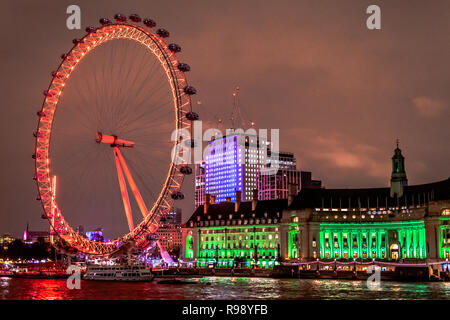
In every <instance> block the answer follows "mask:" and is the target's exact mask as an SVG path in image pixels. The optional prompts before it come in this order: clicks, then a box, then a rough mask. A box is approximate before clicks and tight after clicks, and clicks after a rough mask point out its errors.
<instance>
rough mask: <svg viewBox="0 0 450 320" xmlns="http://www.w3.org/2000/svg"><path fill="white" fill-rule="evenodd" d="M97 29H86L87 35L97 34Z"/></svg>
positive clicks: (90, 27)
mask: <svg viewBox="0 0 450 320" xmlns="http://www.w3.org/2000/svg"><path fill="white" fill-rule="evenodd" d="M96 31H97V29H96V28H95V27H92V26H89V27H87V28H86V32H87V33H95V32H96Z"/></svg>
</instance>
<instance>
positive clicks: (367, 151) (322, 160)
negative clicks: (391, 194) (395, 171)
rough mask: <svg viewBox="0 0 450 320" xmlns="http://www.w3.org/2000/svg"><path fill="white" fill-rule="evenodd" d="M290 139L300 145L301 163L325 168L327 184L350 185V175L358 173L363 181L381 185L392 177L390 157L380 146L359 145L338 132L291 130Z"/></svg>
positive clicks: (354, 140) (353, 138)
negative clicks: (390, 175)
mask: <svg viewBox="0 0 450 320" xmlns="http://www.w3.org/2000/svg"><path fill="white" fill-rule="evenodd" d="M288 136H291V137H295V139H296V140H297V143H298V145H299V146H301V147H300V149H301V150H302V151H301V152H300V153H297V156H298V157H300V159H299V160H300V162H303V163H307V164H308V165H312V166H313V167H316V166H317V167H320V168H323V169H326V172H327V179H325V180H326V181H324V182H325V183H329V182H331V184H336V185H347V184H348V179H349V178H350V176H349V175H354V174H356V175H359V177H360V178H361V180H365V179H367V181H372V182H373V183H376V184H379V183H381V182H384V181H385V180H386V179H387V177H388V176H389V173H390V172H389V158H388V157H386V155H385V154H384V152H383V151H382V150H380V149H379V148H377V147H374V146H372V145H370V144H368V143H361V142H356V141H358V138H357V137H352V136H347V135H343V134H339V133H333V134H329V135H327V136H325V135H323V134H320V133H319V132H317V131H315V130H309V129H300V128H293V129H291V130H289V132H288ZM301 167H302V166H301ZM330 178H331V179H333V181H330ZM346 181H347V182H346Z"/></svg>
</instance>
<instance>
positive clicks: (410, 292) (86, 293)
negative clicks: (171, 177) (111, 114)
mask: <svg viewBox="0 0 450 320" xmlns="http://www.w3.org/2000/svg"><path fill="white" fill-rule="evenodd" d="M159 280H160V279H155V280H154V281H152V282H146V283H145V282H141V283H131V282H128V283H118V282H99V281H81V289H72V290H69V289H67V286H66V280H64V279H58V280H37V279H19V278H6V277H3V278H0V299H2V300H33V299H37V300H111V299H112V300H217V299H220V300H246V299H276V300H293V299H295V300H306V299H314V300H316V299H333V300H334V299H346V300H404V299H407V300H410V299H413V300H436V299H438V300H447V299H450V282H426V283H425V282H422V283H404V282H387V281H386V282H381V284H380V286H379V287H378V288H369V287H368V286H367V284H366V282H365V281H350V280H348V281H347V280H313V279H271V278H231V277H206V278H193V279H185V280H187V281H189V282H190V283H188V284H161V283H160V284H158V281H159Z"/></svg>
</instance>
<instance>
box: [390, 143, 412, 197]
mask: <svg viewBox="0 0 450 320" xmlns="http://www.w3.org/2000/svg"><path fill="white" fill-rule="evenodd" d="M398 144H399V141H398V139H397V148H396V149H395V150H394V156H393V157H392V175H391V197H398V198H400V197H401V196H402V195H403V188H404V187H406V186H407V185H408V179H407V178H406V171H405V157H403V155H402V150H400V148H399V147H398Z"/></svg>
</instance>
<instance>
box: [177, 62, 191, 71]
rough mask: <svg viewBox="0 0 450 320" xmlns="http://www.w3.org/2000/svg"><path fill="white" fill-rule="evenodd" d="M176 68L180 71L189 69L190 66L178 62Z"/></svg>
mask: <svg viewBox="0 0 450 320" xmlns="http://www.w3.org/2000/svg"><path fill="white" fill-rule="evenodd" d="M177 68H178V70H180V71H182V72H188V71H191V67H190V66H189V65H188V64H187V63H179V64H178V66H177Z"/></svg>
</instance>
